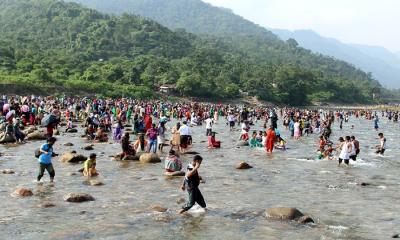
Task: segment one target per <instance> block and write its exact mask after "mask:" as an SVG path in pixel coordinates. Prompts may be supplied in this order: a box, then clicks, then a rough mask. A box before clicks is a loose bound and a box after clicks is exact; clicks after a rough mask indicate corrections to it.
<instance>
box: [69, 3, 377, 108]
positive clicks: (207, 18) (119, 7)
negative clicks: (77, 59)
mask: <svg viewBox="0 0 400 240" xmlns="http://www.w3.org/2000/svg"><path fill="white" fill-rule="evenodd" d="M71 1H74V2H79V3H82V4H84V5H85V6H88V7H92V8H95V9H97V10H100V11H103V12H106V13H111V14H117V15H120V14H122V13H125V12H128V13H134V14H138V15H141V16H145V17H148V18H151V19H153V20H156V21H158V22H160V23H161V24H163V25H165V26H167V27H169V28H171V29H179V28H185V29H186V30H187V31H189V32H193V33H197V34H208V35H211V36H216V37H218V38H220V39H221V40H222V41H223V42H224V43H227V44H229V45H230V46H231V48H232V49H235V50H236V51H239V52H241V53H242V54H244V55H246V56H249V57H251V58H253V59H255V61H256V62H259V63H268V64H269V65H271V64H272V65H274V67H273V68H275V67H276V66H280V65H292V66H295V67H297V68H301V69H304V70H307V71H310V72H314V73H318V74H319V76H321V78H323V79H324V82H325V83H328V82H330V83H331V84H338V83H337V82H335V79H336V80H337V79H342V80H340V82H348V83H349V84H351V85H358V86H360V87H361V88H362V86H368V89H369V90H367V89H365V90H363V95H364V96H369V97H371V96H372V93H373V92H375V91H377V90H378V89H379V88H380V86H379V83H377V82H376V81H374V80H373V78H372V77H371V76H370V75H368V74H366V73H365V72H363V71H361V70H359V69H357V68H355V67H354V66H352V65H350V64H348V63H346V62H344V61H337V60H336V59H333V58H331V57H325V56H322V55H321V54H313V53H312V52H311V51H309V50H307V49H304V48H301V47H298V46H297V43H295V42H284V41H281V40H279V39H278V37H277V36H276V35H274V34H272V33H271V32H270V31H268V30H267V29H265V28H263V27H260V26H258V25H256V24H254V23H251V22H250V21H247V20H245V19H243V18H242V17H239V16H237V15H235V14H233V13H232V12H231V11H228V10H226V9H222V8H218V7H213V6H211V5H210V4H207V3H204V2H202V1H200V0H168V1H165V0H114V1H108V0H71ZM273 68H271V69H273ZM344 85H347V83H346V84H344ZM325 87H326V88H327V89H330V87H328V86H325ZM247 88H250V87H247ZM371 89H374V90H372V91H371ZM337 97H339V98H341V99H342V100H344V98H350V99H351V98H352V97H351V96H337ZM350 99H348V100H347V101H352V100H350Z"/></svg>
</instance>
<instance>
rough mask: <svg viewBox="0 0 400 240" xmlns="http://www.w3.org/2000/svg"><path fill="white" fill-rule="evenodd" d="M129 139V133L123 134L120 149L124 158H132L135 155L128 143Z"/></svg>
mask: <svg viewBox="0 0 400 240" xmlns="http://www.w3.org/2000/svg"><path fill="white" fill-rule="evenodd" d="M129 139H130V135H129V133H127V132H126V133H125V134H124V136H123V137H122V139H121V147H122V153H123V155H124V157H125V156H134V155H135V154H136V153H135V149H134V148H133V146H132V145H131V142H130V141H129Z"/></svg>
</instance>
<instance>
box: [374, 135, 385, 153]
mask: <svg viewBox="0 0 400 240" xmlns="http://www.w3.org/2000/svg"><path fill="white" fill-rule="evenodd" d="M378 136H379V140H380V144H379V145H377V146H376V147H377V150H376V154H380V155H383V154H384V153H385V150H386V138H385V137H384V136H383V133H379V134H378Z"/></svg>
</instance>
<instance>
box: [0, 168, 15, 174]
mask: <svg viewBox="0 0 400 240" xmlns="http://www.w3.org/2000/svg"><path fill="white" fill-rule="evenodd" d="M0 171H1V172H2V173H3V174H14V173H15V171H14V170H12V169H3V170H0Z"/></svg>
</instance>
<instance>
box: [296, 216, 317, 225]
mask: <svg viewBox="0 0 400 240" xmlns="http://www.w3.org/2000/svg"><path fill="white" fill-rule="evenodd" d="M297 222H298V223H300V224H307V223H314V219H312V218H311V217H310V216H307V215H305V216H302V217H301V218H299V220H297Z"/></svg>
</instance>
